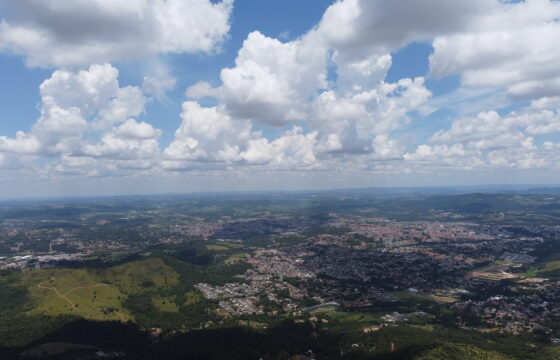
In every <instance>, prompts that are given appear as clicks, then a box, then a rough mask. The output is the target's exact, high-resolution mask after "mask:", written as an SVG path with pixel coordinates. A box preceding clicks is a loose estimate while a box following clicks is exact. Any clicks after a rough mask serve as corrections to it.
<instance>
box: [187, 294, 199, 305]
mask: <svg viewBox="0 0 560 360" xmlns="http://www.w3.org/2000/svg"><path fill="white" fill-rule="evenodd" d="M201 300H202V294H201V293H199V292H198V291H188V292H187V293H186V294H185V305H186V306H191V305H194V304H196V303H198V302H200V301H201Z"/></svg>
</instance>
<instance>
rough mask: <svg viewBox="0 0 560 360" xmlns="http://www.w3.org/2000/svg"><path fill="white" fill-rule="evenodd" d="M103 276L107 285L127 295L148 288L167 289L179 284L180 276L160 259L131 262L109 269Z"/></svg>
mask: <svg viewBox="0 0 560 360" xmlns="http://www.w3.org/2000/svg"><path fill="white" fill-rule="evenodd" d="M104 275H105V276H103V277H104V278H105V281H106V282H107V283H111V284H113V285H115V286H117V287H118V288H119V289H120V290H121V291H122V292H123V293H125V294H136V293H141V292H144V291H145V290H146V289H147V288H151V289H153V288H157V289H165V288H170V287H171V286H173V285H176V284H178V283H179V274H178V273H177V272H176V271H175V270H173V269H172V268H171V267H170V266H169V265H167V264H166V263H165V262H164V261H163V260H161V259H160V258H151V259H145V260H139V261H133V262H129V263H126V264H123V265H118V266H115V267H112V268H109V269H108V270H107V271H106V273H105V274H104Z"/></svg>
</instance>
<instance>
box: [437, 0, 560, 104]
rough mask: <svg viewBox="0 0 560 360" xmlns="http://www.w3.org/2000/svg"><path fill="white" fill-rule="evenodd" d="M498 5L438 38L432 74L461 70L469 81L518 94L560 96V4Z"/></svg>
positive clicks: (541, 0) (532, 0)
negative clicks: (559, 19) (460, 28)
mask: <svg viewBox="0 0 560 360" xmlns="http://www.w3.org/2000/svg"><path fill="white" fill-rule="evenodd" d="M494 3H495V4H493V6H490V7H485V9H484V13H483V14H479V15H478V16H476V17H474V18H473V19H472V20H471V21H470V22H469V23H468V24H467V26H465V28H464V29H462V30H460V31H457V32H455V33H452V34H438V36H436V38H435V39H434V41H433V46H434V53H433V55H432V56H431V58H430V67H431V74H432V75H433V76H440V77H441V76H446V75H450V74H461V78H462V82H463V84H464V85H468V86H484V87H491V88H501V89H505V91H506V92H507V94H508V95H510V96H511V97H514V98H540V97H543V96H554V95H556V96H557V95H558V94H559V93H560V75H559V74H560V50H559V49H558V47H557V46H556V45H555V44H556V42H557V37H558V34H559V33H560V23H559V22H558V18H560V3H558V2H557V1H550V0H527V1H524V2H520V3H506V2H503V3H498V2H494Z"/></svg>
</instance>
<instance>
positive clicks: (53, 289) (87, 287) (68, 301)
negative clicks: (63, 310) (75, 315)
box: [37, 277, 124, 321]
mask: <svg viewBox="0 0 560 360" xmlns="http://www.w3.org/2000/svg"><path fill="white" fill-rule="evenodd" d="M55 280H56V279H55V278H54V277H52V278H50V279H49V281H53V282H54V281H55ZM37 286H38V287H39V288H41V289H48V290H52V291H54V292H55V294H56V295H57V296H59V297H60V298H62V299H63V300H64V301H66V302H67V303H68V304H69V305H70V306H71V307H72V309H74V310H76V311H77V312H80V310H79V309H78V308H77V307H76V305H74V303H73V302H72V300H70V299H69V298H68V296H66V295H68V294H70V293H71V292H73V291H75V290H79V289H90V288H96V287H100V286H109V285H107V284H101V283H99V284H97V285H92V286H76V287H75V288H73V289H70V290H68V291H67V292H65V293H64V294H61V293H60V291H58V289H57V288H55V287H54V286H53V287H49V286H44V285H43V284H42V283H41V284H39V285H37ZM118 315H119V317H121V319H122V318H124V316H123V315H122V314H120V313H119V314H118ZM123 321H124V320H123Z"/></svg>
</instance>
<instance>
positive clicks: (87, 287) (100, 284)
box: [64, 283, 110, 295]
mask: <svg viewBox="0 0 560 360" xmlns="http://www.w3.org/2000/svg"><path fill="white" fill-rule="evenodd" d="M100 286H110V285H108V284H102V283H99V284H97V285H92V286H76V287H75V288H73V289H70V290H68V291H67V292H65V293H64V295H68V294H70V293H71V292H72V291H74V290H79V289H91V288H96V287H100Z"/></svg>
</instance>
